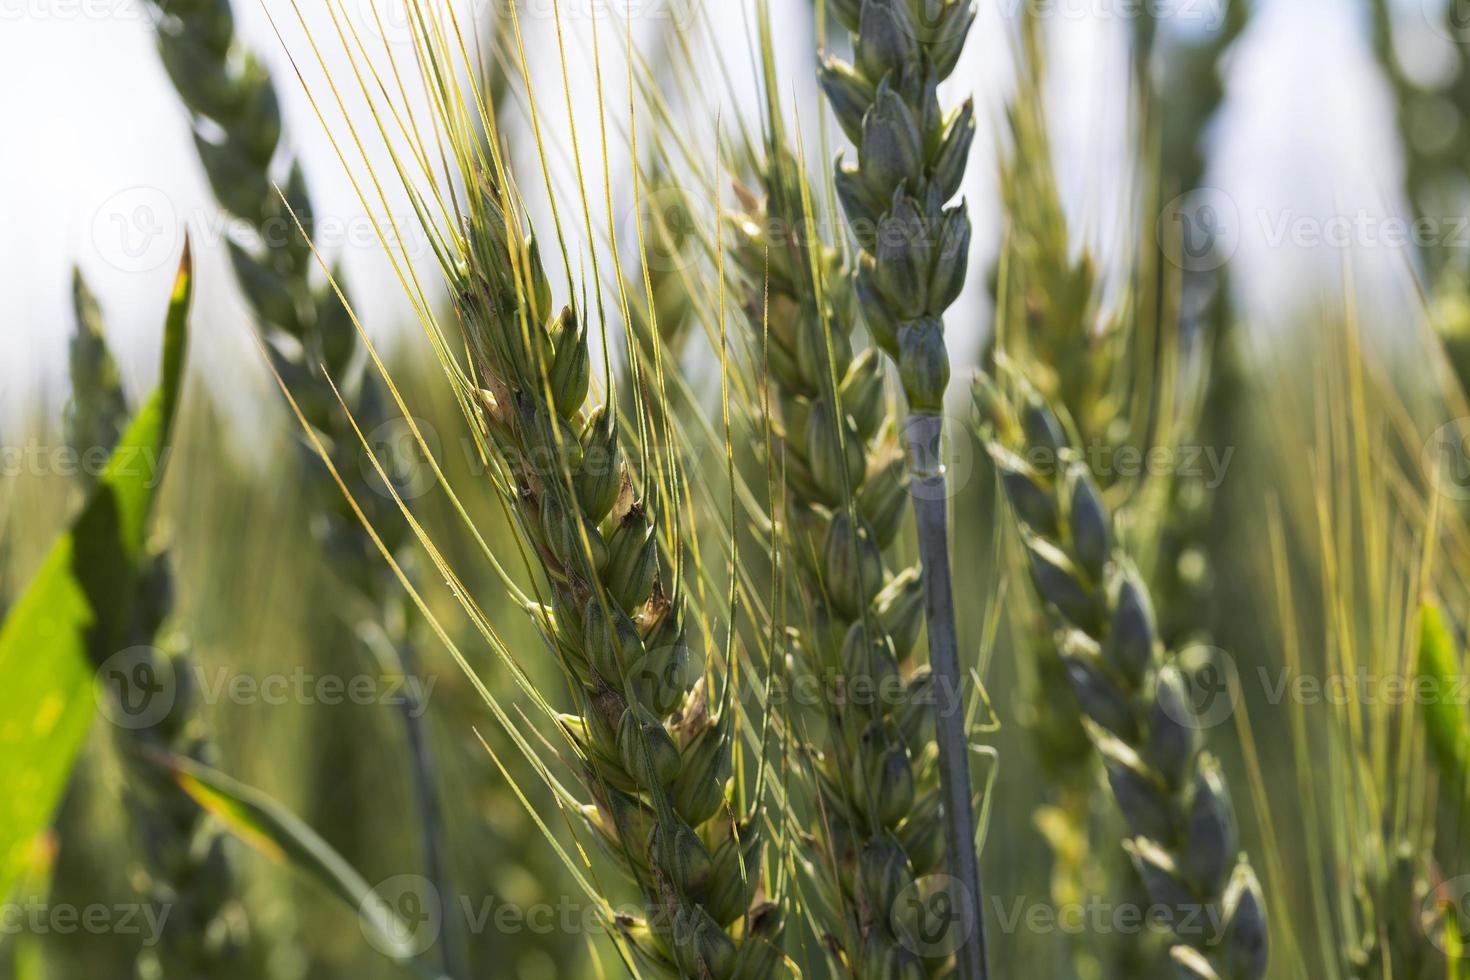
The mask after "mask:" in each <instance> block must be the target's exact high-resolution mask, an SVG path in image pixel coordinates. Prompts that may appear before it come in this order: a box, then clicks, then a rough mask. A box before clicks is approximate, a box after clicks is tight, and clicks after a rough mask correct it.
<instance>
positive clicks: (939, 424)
mask: <svg viewBox="0 0 1470 980" xmlns="http://www.w3.org/2000/svg"><path fill="white" fill-rule="evenodd" d="M829 6H830V9H831V11H832V13H833V15H834V16H835V18H836V19H837V21H838V23H840V24H841V25H842V26H843V27H845V28H846V29H847V30H848V31H849V32H850V33H851V36H852V44H853V60H852V61H851V62H850V63H848V62H844V61H841V60H838V59H836V58H828V59H826V61H825V63H824V64H823V66H822V70H821V75H820V78H821V83H822V88H823V89H824V90H825V91H826V93H827V99H828V102H829V104H830V105H831V107H832V110H833V113H834V115H835V116H836V118H837V121H838V123H839V124H840V125H841V127H842V130H843V132H844V133H845V134H846V135H847V137H848V138H849V139H850V140H852V141H853V143H854V144H856V146H857V150H858V159H857V162H856V163H855V164H854V163H843V162H842V161H841V160H839V162H838V166H837V170H836V175H835V178H834V180H835V187H836V192H837V196H838V198H839V199H840V201H841V204H842V209H843V212H844V213H845V215H846V217H847V223H848V227H849V230H850V231H851V233H852V235H853V238H855V239H856V241H857V243H858V245H859V246H860V248H861V254H860V255H859V257H858V260H857V269H856V277H855V280H854V287H853V288H854V293H855V296H856V305H857V307H858V309H859V310H860V312H861V316H862V319H863V322H864V323H865V324H866V325H867V327H868V331H869V332H870V333H871V335H872V337H873V339H874V341H875V342H876V343H877V345H878V346H879V348H880V349H882V350H883V352H884V353H885V354H887V355H888V357H889V358H890V359H891V360H892V361H893V363H894V365H895V366H896V367H897V370H898V376H899V380H900V382H901V384H902V387H903V391H904V395H905V397H906V399H907V401H908V408H909V412H910V416H909V418H908V419H907V421H906V422H905V425H904V436H905V439H906V441H907V449H908V467H909V472H910V476H911V478H912V497H913V502H914V516H915V521H916V527H917V531H918V539H919V550H920V557H921V558H922V561H923V570H924V571H923V582H924V589H925V596H926V613H927V616H926V619H927V624H928V633H929V660H930V665H931V667H932V668H933V670H934V674H935V678H936V681H937V683H938V684H939V685H940V686H941V688H947V689H948V690H950V691H954V692H960V691H962V690H963V686H962V681H963V675H962V674H961V672H960V666H959V650H958V638H957V631H956V626H955V611H954V597H953V588H952V586H951V583H950V567H949V540H948V538H949V516H948V513H947V504H946V499H947V496H948V495H947V492H946V487H945V475H944V469H943V466H942V464H941V462H940V458H939V454H940V450H939V445H940V442H941V440H942V437H943V427H944V422H943V415H942V412H943V408H944V398H945V394H946V393H947V391H948V389H949V379H950V363H949V352H948V349H947V347H946V343H945V339H944V321H943V316H944V313H945V311H946V310H948V309H949V307H950V306H951V305H952V304H953V303H954V302H955V300H957V299H958V298H959V295H960V292H961V291H962V290H963V288H964V285H965V278H966V274H967V272H968V265H969V254H970V235H971V227H970V218H969V213H968V210H967V208H966V207H965V205H964V203H963V202H962V203H960V204H958V205H955V206H950V205H949V201H951V200H952V199H953V198H954V197H955V195H956V194H958V193H959V190H960V184H961V181H962V180H963V178H964V174H965V168H966V165H967V164H968V162H969V155H970V146H971V144H972V143H973V142H974V136H975V111H974V104H973V101H970V100H967V101H966V102H964V103H963V104H962V105H961V106H960V107H959V108H958V109H955V110H953V111H950V112H945V111H944V110H943V109H942V108H941V106H940V102H939V93H938V89H939V83H940V82H941V81H943V80H945V79H946V78H948V77H949V76H950V75H951V74H952V73H953V72H954V69H955V66H956V65H957V64H958V62H959V58H960V53H961V52H962V50H963V49H964V45H965V41H966V39H967V38H968V36H969V33H970V27H971V25H972V24H973V23H974V21H975V17H976V13H977V7H976V6H975V5H974V4H973V3H971V2H969V0H938V2H931V0H838V2H834V3H832V4H830V5H829ZM936 720H937V735H938V738H937V741H938V745H939V770H940V783H941V787H942V798H943V804H944V812H945V821H944V826H945V851H946V854H947V856H948V867H949V871H950V873H951V874H952V875H953V876H954V877H955V878H956V879H957V880H958V881H959V882H960V887H961V888H962V889H963V890H964V892H966V893H967V894H968V896H969V897H970V898H971V899H972V902H971V906H972V908H971V909H970V910H969V911H970V912H971V915H970V921H968V922H967V923H966V927H965V933H966V941H965V942H964V943H963V944H962V945H961V946H960V948H959V949H958V950H957V951H956V955H957V958H958V970H959V975H960V976H961V977H962V978H964V980H980V978H983V977H985V976H986V975H987V965H986V962H985V960H986V949H985V927H984V917H983V915H982V914H981V910H982V907H983V905H984V896H983V892H982V890H981V885H980V870H979V861H978V858H977V856H976V853H975V846H974V840H975V827H976V822H975V815H974V805H973V802H972V800H971V790H970V772H969V758H968V742H967V740H966V735H965V724H964V717H963V712H962V711H952V712H943V713H941V714H940V716H939V717H938V718H937V719H936Z"/></svg>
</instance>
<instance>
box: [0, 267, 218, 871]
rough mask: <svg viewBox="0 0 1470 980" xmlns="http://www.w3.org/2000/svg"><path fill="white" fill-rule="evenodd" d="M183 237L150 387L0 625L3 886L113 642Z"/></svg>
mask: <svg viewBox="0 0 1470 980" xmlns="http://www.w3.org/2000/svg"><path fill="white" fill-rule="evenodd" d="M191 268H192V267H191V262H190V258H189V249H188V246H187V244H186V245H185V248H184V255H183V259H182V261H181V262H180V265H179V271H178V275H177V277H176V279H175V280H174V288H173V294H172V296H171V298H170V301H169V309H168V316H167V319H166V322H165V326H164V339H163V369H162V374H161V376H160V381H159V387H158V389H157V390H156V391H155V392H154V393H153V395H152V397H150V398H149V400H148V402H147V403H146V404H145V405H144V406H143V408H142V409H141V410H140V411H139V412H138V414H137V415H136V416H135V417H134V419H133V421H132V423H131V425H129V426H128V429H127V432H126V433H124V435H123V437H122V439H121V440H120V441H119V442H118V445H117V448H116V449H115V450H114V451H113V454H112V457H111V459H110V460H109V462H108V464H107V467H106V469H105V470H104V471H103V473H102V477H101V480H100V481H99V482H98V485H97V488H96V489H95V490H94V491H93V492H92V493H91V495H90V496H89V497H88V499H87V503H86V506H85V507H84V508H83V510H82V512H81V514H80V515H79V516H78V517H77V519H76V522H75V523H74V524H73V525H72V528H71V530H70V531H68V532H67V533H66V534H64V535H63V536H62V537H61V538H60V539H59V540H58V541H57V542H56V543H55V545H53V546H52V549H51V552H50V553H49V554H48V555H47V557H46V559H45V561H44V562H43V563H42V565H41V569H40V571H39V572H38V573H37V574H36V576H35V578H34V579H33V580H32V581H31V583H30V585H29V586H28V587H27V588H26V590H25V592H24V593H23V594H22V595H21V597H20V598H19V600H18V601H17V603H16V605H15V608H14V609H12V610H11V613H10V615H9V616H8V617H7V618H6V620H5V623H4V625H3V627H0V671H3V672H4V677H5V678H6V683H5V685H4V687H3V690H0V718H4V719H5V723H4V725H3V726H0V759H3V760H4V761H3V763H0V894H3V895H8V894H10V892H11V890H12V889H13V888H14V887H15V885H16V881H17V878H18V876H19V875H20V873H21V871H22V870H23V868H24V866H25V862H26V854H27V851H28V850H29V848H30V846H31V843H32V841H33V840H34V839H35V837H36V835H37V834H39V833H41V831H42V830H44V829H45V827H46V824H47V822H48V821H49V820H50V819H51V814H52V812H53V811H54V810H55V808H56V805H57V802H58V801H59V800H60V798H61V793H62V790H63V789H65V787H66V781H67V778H68V776H69V775H70V773H71V770H72V766H73V764H74V763H75V762H76V758H77V754H78V753H79V752H80V751H81V747H82V742H83V740H84V738H85V736H86V733H87V728H88V726H89V725H90V724H91V721H92V713H93V709H94V706H95V701H94V700H93V697H92V691H91V687H92V674H93V665H94V664H99V663H102V662H103V661H105V660H106V659H107V658H108V657H109V656H111V655H112V654H113V653H115V652H116V651H117V649H118V647H119V645H120V643H121V637H122V631H123V626H124V623H125V621H126V618H127V616H128V612H129V608H130V604H131V598H132V594H133V590H132V587H131V586H132V583H133V581H134V580H135V579H136V577H137V574H138V569H139V565H140V563H141V562H142V561H143V559H144V557H145V554H144V546H145V542H146V537H147V527H148V517H149V513H150V511H151V510H152V506H153V499H154V496H155V494H156V492H157V489H158V485H159V482H160V477H161V476H162V467H163V463H164V461H165V452H166V448H167V446H168V439H169V433H170V431H171V430H172V427H173V420H174V415H175V409H176V407H177V405H178V399H179V391H180V388H181V386H182V382H183V363H184V349H185V346H186V341H187V319H188V311H189V298H190V294H191V290H192V283H193V277H192V273H191Z"/></svg>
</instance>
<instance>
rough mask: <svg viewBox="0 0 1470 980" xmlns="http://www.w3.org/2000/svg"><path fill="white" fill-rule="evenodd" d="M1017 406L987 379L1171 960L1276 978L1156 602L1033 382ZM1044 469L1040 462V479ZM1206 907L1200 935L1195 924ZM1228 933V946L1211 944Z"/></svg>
mask: <svg viewBox="0 0 1470 980" xmlns="http://www.w3.org/2000/svg"><path fill="white" fill-rule="evenodd" d="M1015 383H1016V386H1017V387H1018V388H1019V389H1020V394H1019V395H1017V396H1016V397H1014V398H1011V397H1008V396H1007V395H1006V394H1005V392H1003V391H1002V389H1001V388H1000V387H999V386H998V385H997V384H996V383H995V382H994V381H992V380H991V379H990V378H988V377H986V376H983V375H982V376H981V377H980V378H979V379H978V380H977V382H976V387H975V404H976V409H977V412H978V415H979V419H980V424H981V427H982V432H983V434H984V435H985V436H986V438H987V439H988V440H989V445H990V451H991V455H992V456H993V458H994V460H995V465H996V467H997V469H998V471H999V473H1000V475H1001V483H1002V485H1003V486H1004V487H1005V491H1006V495H1007V497H1008V498H1009V500H1010V503H1011V509H1012V511H1013V513H1014V515H1015V518H1016V522H1017V526H1018V529H1019V530H1020V532H1021V536H1022V540H1023V543H1024V544H1025V547H1026V551H1027V558H1028V560H1029V562H1030V570H1031V579H1032V582H1033V583H1034V585H1035V587H1036V591H1037V593H1038V594H1039V596H1040V597H1041V599H1042V600H1043V601H1044V602H1045V603H1047V606H1048V608H1049V610H1050V611H1051V613H1052V616H1053V619H1054V623H1055V628H1056V632H1057V636H1058V648H1059V650H1060V652H1061V656H1062V659H1063V661H1064V663H1065V665H1066V670H1067V674H1068V677H1069V679H1070V681H1071V684H1072V688H1073V691H1074V692H1075V694H1076V697H1077V703H1078V706H1079V707H1080V709H1081V711H1082V712H1083V714H1084V715H1085V719H1084V720H1085V724H1086V727H1087V731H1088V734H1089V736H1090V737H1091V739H1092V741H1093V743H1094V745H1095V746H1096V748H1097V751H1098V753H1099V755H1100V756H1101V757H1102V760H1103V764H1104V767H1105V769H1106V771H1107V775H1108V782H1109V785H1110V787H1111V789H1112V792H1113V798H1114V800H1115V802H1116V803H1117V805H1118V809H1119V810H1120V811H1121V812H1122V814H1123V816H1124V817H1125V818H1126V820H1127V822H1128V826H1129V829H1130V831H1131V832H1132V834H1133V837H1132V839H1131V840H1129V841H1127V842H1125V847H1126V848H1127V849H1128V852H1129V854H1130V856H1131V857H1132V858H1133V862H1134V865H1135V867H1136V868H1137V869H1138V873H1139V875H1140V876H1141V877H1142V878H1143V881H1144V884H1145V886H1146V887H1147V889H1148V891H1149V894H1150V896H1151V897H1152V899H1153V901H1154V902H1155V903H1156V904H1158V905H1159V906H1161V907H1163V908H1166V909H1169V910H1170V911H1171V913H1172V915H1171V920H1170V921H1171V923H1172V924H1173V925H1174V926H1175V930H1176V944H1175V946H1174V949H1173V956H1174V959H1175V962H1176V964H1177V965H1178V967H1179V969H1180V970H1181V971H1182V973H1183V974H1184V975H1185V976H1188V977H1191V978H1199V980H1216V978H1219V980H1259V978H1260V977H1263V976H1264V975H1265V972H1266V965H1267V953H1268V930H1267V919H1266V910H1265V904H1264V899H1263V897H1262V894H1261V889H1260V885H1259V883H1258V882H1257V880H1256V876H1255V873H1254V872H1253V871H1252V869H1251V866H1250V863H1249V860H1248V859H1246V858H1243V857H1241V856H1240V839H1239V831H1238V827H1237V825H1236V820H1235V810H1234V806H1233V804H1232V803H1231V799H1230V794H1229V790H1228V787H1227V786H1226V784H1225V780H1224V776H1223V774H1222V772H1221V770H1220V767H1219V764H1218V763H1217V762H1216V761H1215V760H1214V758H1213V757H1211V756H1210V755H1209V754H1208V753H1205V752H1202V751H1201V746H1200V731H1201V728H1202V723H1201V722H1200V720H1199V718H1198V717H1197V713H1196V712H1197V709H1196V706H1195V702H1194V700H1193V694H1192V691H1191V688H1190V682H1189V680H1188V679H1187V678H1186V676H1185V674H1184V673H1183V672H1182V671H1181V670H1180V669H1179V667H1178V666H1176V665H1175V664H1174V663H1172V662H1171V661H1170V660H1169V659H1166V658H1165V656H1164V655H1163V653H1162V651H1161V647H1160V643H1159V639H1158V632H1157V627H1156V624H1155V620H1154V613H1153V608H1152V603H1151V601H1150V598H1149V594H1148V589H1147V587H1146V586H1145V585H1144V584H1143V582H1142V580H1141V579H1140V577H1139V576H1138V574H1137V572H1136V571H1134V570H1133V568H1132V567H1131V563H1130V562H1129V561H1128V559H1127V557H1126V556H1125V555H1123V554H1122V553H1121V552H1119V551H1118V550H1117V548H1116V546H1115V542H1114V537H1113V526H1112V525H1113V516H1112V513H1111V512H1110V511H1109V509H1108V507H1107V506H1106V504H1104V503H1103V498H1102V494H1101V491H1099V489H1098V487H1097V484H1096V483H1095V482H1094V480H1093V478H1092V475H1091V473H1090V472H1089V471H1088V468H1087V466H1086V464H1085V463H1084V462H1082V460H1081V459H1080V458H1079V456H1078V455H1077V451H1076V448H1075V446H1076V443H1075V438H1076V437H1075V433H1074V430H1073V429H1072V428H1071V424H1070V421H1068V422H1063V421H1062V417H1060V416H1059V415H1058V414H1057V413H1056V412H1055V411H1054V410H1053V409H1052V408H1051V407H1050V406H1048V405H1047V404H1046V403H1045V402H1044V401H1043V400H1042V399H1041V397H1040V396H1039V395H1038V394H1037V393H1036V392H1035V390H1034V389H1032V388H1030V386H1029V384H1028V383H1027V382H1025V380H1024V379H1020V378H1017V379H1015ZM1035 461H1043V462H1041V463H1040V464H1039V465H1038V463H1037V462H1035ZM1200 907H1203V909H1204V910H1206V912H1207V913H1208V915H1206V916H1205V917H1204V918H1205V920H1206V922H1204V923H1201V922H1200V921H1199V918H1198V917H1191V916H1190V912H1191V911H1192V910H1194V909H1197V908H1200ZM1216 929H1218V933H1215V931H1214V930H1216Z"/></svg>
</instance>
